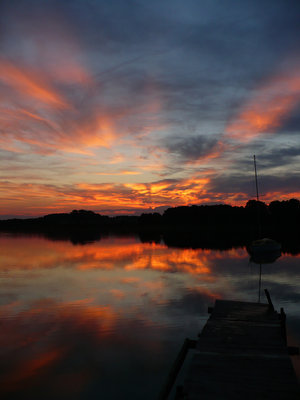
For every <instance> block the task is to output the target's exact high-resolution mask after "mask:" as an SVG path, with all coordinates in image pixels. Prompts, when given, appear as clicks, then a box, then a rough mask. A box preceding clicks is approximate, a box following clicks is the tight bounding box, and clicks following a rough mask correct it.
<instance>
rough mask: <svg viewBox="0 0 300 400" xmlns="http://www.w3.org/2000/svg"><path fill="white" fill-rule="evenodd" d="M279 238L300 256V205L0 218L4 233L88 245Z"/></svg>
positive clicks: (233, 243)
mask: <svg viewBox="0 0 300 400" xmlns="http://www.w3.org/2000/svg"><path fill="white" fill-rule="evenodd" d="M258 220H259V221H260V225H261V235H262V237H265V236H267V237H271V238H273V239H275V240H279V241H280V242H281V243H282V245H283V251H285V250H286V251H288V252H291V253H293V254H294V253H296V254H298V253H299V252H300V201H299V200H296V199H291V200H287V201H274V202H272V203H270V204H269V206H267V205H266V204H265V203H262V202H257V201H255V200H250V201H248V203H247V204H246V206H245V207H235V206H229V205H211V206H209V205H208V206H205V205H204V206H182V207H174V208H168V209H167V210H166V211H165V212H164V213H163V214H162V215H161V214H158V213H150V214H142V215H141V216H139V217H137V216H118V217H108V216H104V215H101V214H97V213H94V212H93V211H86V210H73V211H72V212H71V213H61V214H49V215H45V216H43V217H38V218H28V219H17V218H14V219H8V220H0V231H2V232H14V233H32V234H43V235H44V236H46V237H48V238H52V239H56V240H59V239H61V240H71V241H73V242H75V243H84V242H85V241H90V240H100V239H101V237H102V236H103V235H104V236H105V235H108V234H135V235H139V236H140V238H141V240H142V241H159V240H160V239H161V238H163V241H164V242H165V243H166V244H167V245H168V246H175V247H194V248H199V247H203V248H219V249H222V248H223V249H228V248H231V247H237V246H247V245H248V244H249V243H250V242H251V241H252V240H253V239H256V238H257V237H258V235H259V233H258Z"/></svg>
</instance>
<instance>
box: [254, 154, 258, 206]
mask: <svg viewBox="0 0 300 400" xmlns="http://www.w3.org/2000/svg"><path fill="white" fill-rule="evenodd" d="M253 160H254V172H255V187H256V200H257V201H259V196H258V184H257V171H256V158H255V154H254V156H253Z"/></svg>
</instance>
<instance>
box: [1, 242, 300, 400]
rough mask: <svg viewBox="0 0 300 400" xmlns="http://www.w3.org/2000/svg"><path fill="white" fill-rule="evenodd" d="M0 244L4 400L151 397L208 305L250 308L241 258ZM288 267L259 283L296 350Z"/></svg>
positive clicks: (299, 328) (292, 267)
mask: <svg viewBox="0 0 300 400" xmlns="http://www.w3.org/2000/svg"><path fill="white" fill-rule="evenodd" d="M0 244H1V249H2V259H1V264H0V279H1V281H2V282H3V285H2V287H1V290H0V318H1V322H2V329H1V331H0V342H1V346H0V349H1V357H0V380H1V384H2V385H1V386H2V391H3V393H4V394H5V395H7V396H11V395H13V394H14V395H16V397H18V395H19V394H20V393H25V394H26V395H28V396H30V398H40V396H41V393H45V390H46V392H47V395H46V396H48V397H46V398H58V397H59V396H63V398H72V399H76V398H89V397H91V398H93V396H96V395H99V394H100V393H106V395H107V396H106V398H107V399H110V398H111V399H113V398H118V396H119V397H120V396H121V393H123V394H122V397H123V398H124V393H125V395H126V396H127V397H126V398H133V399H134V398H141V397H143V398H145V399H146V398H148V397H147V396H149V399H150V398H153V397H154V396H156V395H157V391H155V390H154V389H155V385H157V387H159V385H161V384H162V382H163V379H164V373H165V371H167V370H168V368H169V367H170V363H171V362H172V360H173V359H174V357H175V355H176V353H177V351H178V348H179V347H180V346H181V344H182V342H183V340H184V338H185V337H186V336H189V337H191V338H192V337H195V336H196V335H197V333H198V332H199V331H200V330H201V328H202V326H203V325H204V323H205V321H206V319H207V306H210V305H213V303H214V300H215V299H216V298H236V299H242V300H249V301H256V300H257V289H258V272H259V269H258V268H259V267H258V266H257V265H254V264H250V263H249V257H248V254H247V252H246V250H245V249H242V248H236V249H232V250H229V251H218V250H210V249H206V250H204V249H186V248H183V249H180V248H168V247H167V246H165V245H163V244H158V243H140V242H139V240H138V239H137V238H128V237H123V238H112V237H110V238H106V239H103V240H101V241H99V242H94V243H90V244H87V245H85V246H74V245H72V244H71V243H70V242H67V241H65V242H62V241H55V242H54V241H49V240H46V239H43V238H36V237H7V236H6V237H1V238H0ZM295 260H296V258H293V257H290V256H283V257H281V259H279V260H278V261H277V262H276V263H275V264H272V265H267V266H264V267H263V276H262V281H263V285H266V287H268V288H269V290H270V292H271V295H272V299H273V302H274V305H275V307H276V308H278V307H280V306H284V307H285V309H286V311H287V314H288V322H289V321H290V322H291V324H290V328H291V329H290V334H291V335H292V336H293V337H294V338H296V340H297V338H298V339H300V320H299V317H298V311H297V310H298V301H299V293H300V271H299V273H298V272H297V268H296V264H295ZM299 342H300V340H299ZM115 379H117V381H118V382H119V385H118V387H116V385H115V383H114V382H115ZM137 381H138V387H136V386H134V385H135V384H136V382H137ZM133 387H134V390H135V391H136V394H134V393H133V392H132V388H133ZM57 396H58V397H57ZM82 396H83V397H82ZM44 398H45V397H44Z"/></svg>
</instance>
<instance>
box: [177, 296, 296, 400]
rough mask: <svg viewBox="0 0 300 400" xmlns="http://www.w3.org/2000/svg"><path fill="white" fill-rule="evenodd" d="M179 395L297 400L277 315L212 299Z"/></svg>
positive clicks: (194, 398)
mask: <svg viewBox="0 0 300 400" xmlns="http://www.w3.org/2000/svg"><path fill="white" fill-rule="evenodd" d="M183 393H184V395H183V396H184V397H182V398H184V399H189V400H197V399H201V400H203V399H210V400H214V399H233V400H234V399H239V400H240V399H258V400H260V399H272V400H277V399H278V400H279V399H280V400H281V399H282V400H283V399H284V400H289V399H290V400H293V399H295V400H296V399H298V400H299V399H300V390H299V384H298V382H297V379H296V375H295V372H294V369H293V366H292V363H291V360H290V357H289V355H288V349H287V346H286V342H285V337H284V335H283V334H282V318H281V314H279V313H278V312H276V311H275V310H273V309H272V308H271V307H270V306H269V304H259V303H248V302H239V301H225V300H216V302H215V306H214V308H213V311H212V314H211V316H210V318H209V319H208V321H207V323H206V325H205V326H204V328H203V330H202V332H201V334H200V335H199V340H198V342H197V345H196V349H195V352H194V355H193V357H192V360H191V363H190V367H189V369H188V372H187V375H186V378H185V382H184V386H183Z"/></svg>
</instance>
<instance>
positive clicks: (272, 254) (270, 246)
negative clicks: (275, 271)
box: [249, 155, 281, 263]
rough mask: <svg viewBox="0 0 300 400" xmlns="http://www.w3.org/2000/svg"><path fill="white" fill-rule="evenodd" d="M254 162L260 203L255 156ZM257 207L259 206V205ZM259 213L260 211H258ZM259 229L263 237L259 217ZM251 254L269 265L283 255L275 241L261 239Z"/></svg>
mask: <svg viewBox="0 0 300 400" xmlns="http://www.w3.org/2000/svg"><path fill="white" fill-rule="evenodd" d="M253 160H254V173H255V187H256V200H257V202H259V194H258V183H257V169H256V158H255V155H254V156H253ZM257 207H259V204H258V203H257ZM258 212H259V209H258ZM258 225H259V226H258V228H259V236H261V226H260V218H259V215H258ZM249 253H250V255H251V257H252V259H253V261H255V262H258V263H269V262H274V261H275V260H276V259H277V258H278V257H280V255H281V244H280V243H278V242H276V241H275V240H273V239H269V238H259V239H257V240H254V241H253V242H252V243H251V244H250V246H249Z"/></svg>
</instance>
